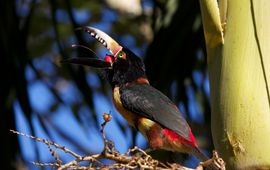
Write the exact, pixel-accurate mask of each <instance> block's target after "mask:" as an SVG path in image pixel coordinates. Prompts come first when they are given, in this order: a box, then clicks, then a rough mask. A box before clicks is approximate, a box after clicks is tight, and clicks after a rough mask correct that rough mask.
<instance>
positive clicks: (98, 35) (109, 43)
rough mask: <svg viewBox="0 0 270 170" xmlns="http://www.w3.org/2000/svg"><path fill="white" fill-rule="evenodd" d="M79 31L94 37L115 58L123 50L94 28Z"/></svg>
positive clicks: (111, 39) (84, 28)
mask: <svg viewBox="0 0 270 170" xmlns="http://www.w3.org/2000/svg"><path fill="white" fill-rule="evenodd" d="M79 29H82V30H84V31H85V32H88V33H89V34H90V35H91V36H92V37H94V38H95V39H96V40H97V41H98V42H100V43H101V44H102V45H103V46H104V47H105V48H107V49H108V50H109V51H110V52H111V54H112V55H113V56H114V57H116V56H117V54H118V53H119V52H120V51H121V50H122V49H123V47H122V46H121V45H119V44H118V43H117V42H116V41H115V40H114V39H113V38H112V37H110V36H109V35H108V34H106V33H105V32H103V31H101V30H99V29H97V28H94V27H81V28H79Z"/></svg>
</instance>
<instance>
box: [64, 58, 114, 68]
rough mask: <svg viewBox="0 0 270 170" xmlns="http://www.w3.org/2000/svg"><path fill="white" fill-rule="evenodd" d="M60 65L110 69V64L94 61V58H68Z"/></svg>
mask: <svg viewBox="0 0 270 170" xmlns="http://www.w3.org/2000/svg"><path fill="white" fill-rule="evenodd" d="M61 63H69V64H79V65H86V66H90V67H94V68H101V69H104V68H111V66H112V64H111V63H110V62H107V61H104V60H100V59H96V58H69V59H65V60H62V61H61Z"/></svg>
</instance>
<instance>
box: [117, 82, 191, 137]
mask: <svg viewBox="0 0 270 170" xmlns="http://www.w3.org/2000/svg"><path fill="white" fill-rule="evenodd" d="M120 94H121V95H120V96H121V102H122V104H123V106H124V107H125V108H126V109H128V110H131V111H132V112H135V113H137V114H139V115H141V116H143V117H146V118H148V119H151V120H153V121H155V122H157V123H159V124H160V125H162V126H164V127H166V128H168V129H171V130H173V131H174V132H176V133H177V134H179V135H181V136H182V137H184V138H185V139H187V140H190V134H189V133H190V128H189V126H188V124H187V122H186V120H185V118H184V117H183V115H182V113H180V111H179V110H178V108H177V106H176V105H175V104H174V103H173V102H172V101H171V100H170V99H169V98H168V97H167V96H165V95H164V94H162V93H161V92H160V91H158V90H157V89H155V88H154V87H152V86H150V85H148V84H133V85H130V86H127V87H121V88H120Z"/></svg>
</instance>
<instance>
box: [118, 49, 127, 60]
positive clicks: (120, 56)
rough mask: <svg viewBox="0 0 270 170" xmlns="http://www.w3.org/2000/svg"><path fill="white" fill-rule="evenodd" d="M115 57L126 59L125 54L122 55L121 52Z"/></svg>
mask: <svg viewBox="0 0 270 170" xmlns="http://www.w3.org/2000/svg"><path fill="white" fill-rule="evenodd" d="M117 57H119V58H122V59H126V53H124V52H123V51H120V52H119V53H118V55H117Z"/></svg>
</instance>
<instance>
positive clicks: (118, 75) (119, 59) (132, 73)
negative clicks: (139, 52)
mask: <svg viewBox="0 0 270 170" xmlns="http://www.w3.org/2000/svg"><path fill="white" fill-rule="evenodd" d="M115 57H116V58H115V61H114V62H113V64H112V70H109V71H110V72H111V73H110V74H109V75H110V76H111V77H108V78H109V79H108V80H109V82H110V83H111V85H112V86H115V85H117V86H121V85H124V84H126V83H131V82H134V81H136V80H137V79H138V78H141V77H143V78H146V75H145V66H144V63H143V61H142V60H141V59H140V58H139V57H138V56H136V54H134V53H133V52H132V51H130V50H128V49H127V48H122V50H121V51H119V53H118V54H117V55H116V56H115Z"/></svg>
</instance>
